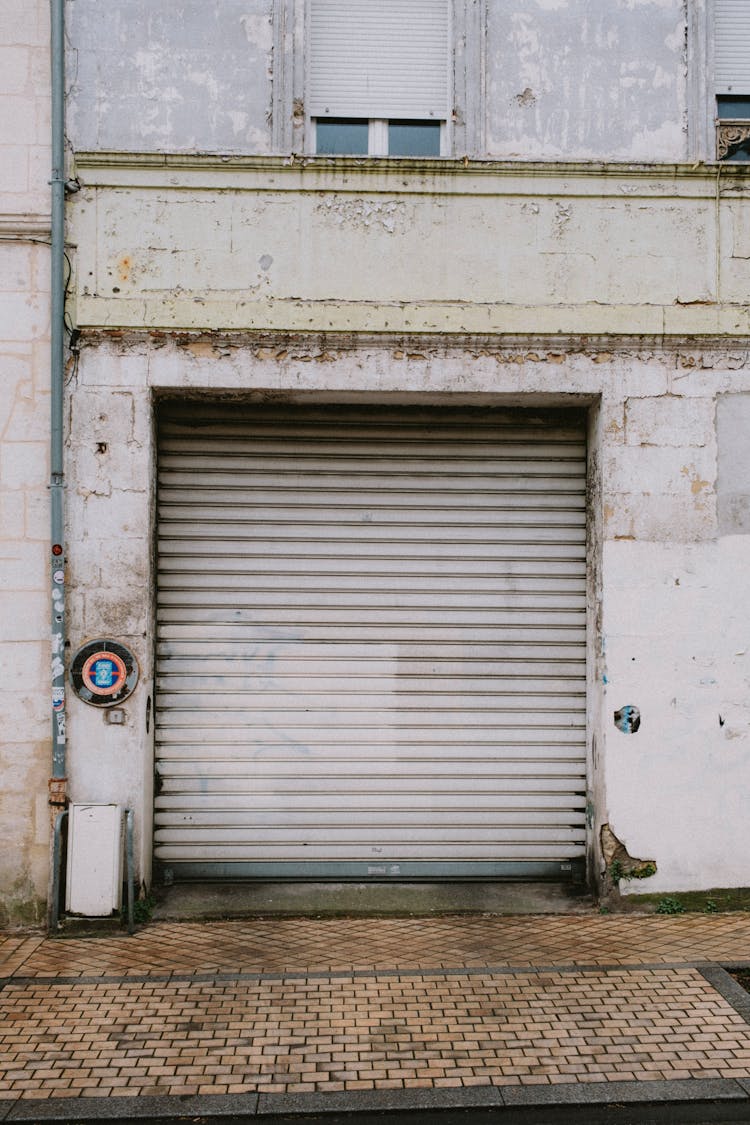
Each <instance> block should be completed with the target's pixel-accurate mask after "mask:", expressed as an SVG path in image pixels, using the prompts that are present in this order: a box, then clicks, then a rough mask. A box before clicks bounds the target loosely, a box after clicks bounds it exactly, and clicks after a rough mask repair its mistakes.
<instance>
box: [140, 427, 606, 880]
mask: <svg viewBox="0 0 750 1125" xmlns="http://www.w3.org/2000/svg"><path fill="white" fill-rule="evenodd" d="M585 478H586V461H585V443H584V439H583V427H582V423H581V420H580V418H579V416H578V415H575V414H573V415H571V414H568V413H565V412H561V413H560V414H558V415H546V416H545V415H541V416H531V415H529V414H527V413H524V412H522V411H478V410H465V411H452V412H450V413H447V412H444V411H441V410H437V409H433V410H429V409H423V410H386V409H384V408H370V409H361V410H355V409H353V408H352V409H349V408H346V409H345V408H328V409H326V410H322V409H319V408H318V409H316V410H314V411H313V410H305V409H302V408H287V409H284V410H281V409H279V408H262V407H258V408H255V409H249V408H248V409H246V410H244V411H243V410H242V409H240V408H235V409H234V410H232V411H231V412H230V411H227V410H224V409H221V408H219V407H214V408H208V409H206V408H205V407H201V408H200V411H199V412H194V413H192V414H191V412H190V410H189V409H188V408H186V407H181V408H176V407H175V408H172V409H171V410H170V411H168V412H166V413H165V415H164V417H163V419H162V424H161V427H160V470H159V495H158V513H159V516H158V521H159V567H158V611H157V612H158V651H157V696H156V702H157V769H158V773H159V775H160V784H161V789H160V794H159V796H158V797H157V800H156V856H157V858H159V859H160V860H162V861H164V862H165V863H169V864H170V865H172V866H173V867H174V869H175V871H176V872H177V873H178V872H179V869H180V865H183V866H184V867H185V869H186V870H187V869H188V867H190V870H192V871H195V870H196V867H195V865H196V864H197V865H198V867H199V868H201V869H204V868H205V870H206V872H207V873H210V872H211V870H213V869H216V870H218V869H219V868H220V869H221V870H222V871H231V870H234V869H235V868H236V867H237V865H245V866H246V867H247V866H248V865H249V866H250V867H252V866H253V865H262V864H263V863H275V864H277V865H281V866H282V868H284V869H287V868H288V869H289V870H291V871H294V870H296V869H297V868H298V867H299V865H300V864H303V863H308V864H310V863H314V864H318V867H319V868H320V866H321V865H322V866H323V867H325V865H326V864H329V865H336V864H341V863H344V864H356V863H362V864H367V863H371V862H374V861H375V860H378V861H379V860H385V861H386V862H388V863H396V864H398V863H406V864H408V863H412V862H413V863H417V864H420V863H421V864H441V863H443V864H445V863H448V864H450V865H451V868H452V870H454V871H456V870H458V871H459V873H460V870H461V869H465V870H466V871H468V870H469V868H471V873H473V874H476V873H477V870H481V869H482V865H486V864H488V863H492V862H501V861H503V862H504V861H508V862H517V863H521V864H524V863H530V862H532V861H533V862H538V861H544V862H563V861H567V860H569V859H575V858H579V857H581V856H582V855H583V854H584V848H585V819H584V805H585V789H586V774H585V725H586V699H585V616H586V585H585ZM201 865H203V866H202V867H201Z"/></svg>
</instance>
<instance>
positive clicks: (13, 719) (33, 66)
mask: <svg viewBox="0 0 750 1125" xmlns="http://www.w3.org/2000/svg"><path fill="white" fill-rule="evenodd" d="M48 38H49V6H48V4H47V3H45V2H44V0H39V2H36V3H29V4H25V5H19V4H17V3H14V2H13V0H0V44H2V46H0V378H1V379H2V387H1V388H0V572H1V573H2V589H0V666H2V669H3V674H2V679H1V680H0V714H1V715H2V724H1V725H0V777H1V778H2V786H0V926H7V925H11V926H13V925H16V924H25V925H28V924H30V923H34V922H37V921H39V919H40V918H41V917H42V915H43V910H44V898H45V896H46V891H47V871H48V861H47V856H48V849H47V842H48V834H49V819H50V818H49V809H48V806H47V778H48V777H49V774H50V769H51V754H52V749H51V738H50V729H51V725H50V712H51V708H50V673H49V666H50V649H49V643H48V639H47V638H48V635H49V610H48V578H47V559H48V549H49V507H48V499H47V482H48V479H49V461H48V448H49V393H48V386H49V248H48V245H47V243H48V241H49V187H48V186H47V184H48V180H49V165H50V154H49V145H48V137H49V78H48V75H49V50H48Z"/></svg>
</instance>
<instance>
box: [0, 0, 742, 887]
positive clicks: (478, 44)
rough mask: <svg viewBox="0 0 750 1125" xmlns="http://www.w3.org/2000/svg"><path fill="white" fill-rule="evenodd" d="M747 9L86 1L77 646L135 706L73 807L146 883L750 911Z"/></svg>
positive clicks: (81, 30) (88, 742) (103, 738)
mask: <svg viewBox="0 0 750 1125" xmlns="http://www.w3.org/2000/svg"><path fill="white" fill-rule="evenodd" d="M744 8H745V5H744V4H743V3H741V2H740V0H716V2H715V3H713V4H711V3H708V2H706V3H702V2H693V0H688V2H687V3H684V2H683V0H629V2H628V3H624V2H619V0H611V2H608V3H606V4H602V3H598V2H597V3H594V2H593V0H529V2H528V3H523V4H519V3H516V2H514V0H453V3H448V2H447V0H401V2H400V3H398V4H396V3H393V2H390V0H384V2H383V3H382V4H372V3H366V2H364V0H362V2H361V3H346V4H344V3H343V2H342V0H306V2H305V0H221V2H219V0H215V2H212V3H208V4H206V3H203V4H197V3H193V2H192V0H190V2H187V3H182V4H179V5H175V4H172V3H167V2H164V3H161V2H156V3H155V2H153V0H152V2H150V3H145V2H144V3H141V2H134V0H129V2H128V3H114V4H108V5H106V6H103V5H101V4H99V3H97V2H96V0H69V3H68V5H67V35H68V59H67V67H68V71H67V72H68V82H69V98H68V108H67V120H68V140H69V144H70V162H71V163H70V169H69V175H70V177H71V179H72V178H75V180H76V181H77V185H76V186H78V187H79V188H80V190H78V191H76V192H75V193H73V194H71V195H70V197H69V205H68V228H67V230H68V236H67V237H68V242H69V255H70V258H71V261H72V265H73V270H72V279H71V285H70V292H69V309H68V315H69V318H70V324H71V326H72V327H73V328H74V329H75V332H74V335H73V352H72V358H71V365H70V378H69V383H68V395H67V407H66V423H67V426H68V431H67V448H66V458H67V460H66V511H67V548H68V560H69V562H68V573H67V582H66V599H67V610H68V618H69V636H70V643H71V652H72V651H74V650H76V649H77V648H78V647H79V646H81V645H83V644H84V642H86V641H89V640H91V639H93V638H112V639H114V640H116V641H118V642H121V643H123V644H125V645H127V646H128V647H129V648H131V649H132V650H133V652H134V653H135V655H136V657H137V660H138V664H139V670H140V678H139V682H138V686H137V688H136V690H135V692H134V693H133V694H132V695H131V696H130V698H129V699H128V700H127V701H126V702H124V703H123V704H122V707H121V708H118V710H121V712H122V713H121V715H119V716H118V717H119V718H121V719H122V722H115V723H112V722H107V721H105V720H106V719H107V717H109V718H111V715H109V714H108V711H107V709H100V708H94V707H91V706H88V705H87V704H86V703H85V702H83V701H82V700H80V699H78V698H76V697H75V696H74V695H73V694H72V692H69V693H68V700H67V723H66V726H67V755H68V757H67V770H68V778H69V782H68V788H69V794H70V797H71V799H72V800H73V801H76V802H102V803H110V802H115V803H117V804H120V805H122V806H123V807H128V808H131V809H132V810H133V811H134V814H135V827H136V853H137V867H138V873H139V879H141V880H143V881H145V882H148V881H149V879H150V878H151V872H152V862H153V860H156V867H155V872H156V876H157V877H158V878H167V879H179V878H181V877H201V876H220V877H236V878H246V877H257V876H269V877H293V878H304V877H312V878H341V877H346V878H354V879H361V880H367V879H384V878H385V879H409V878H420V877H421V878H435V877H448V878H450V877H453V878H464V877H488V878H497V877H503V876H506V875H513V876H529V877H535V876H545V877H549V876H558V877H567V876H568V875H570V874H571V873H575V872H576V871H579V872H580V871H582V870H584V869H585V870H586V871H587V874H588V877H589V878H590V880H591V881H592V882H593V883H597V882H598V880H599V879H600V878H601V876H602V873H603V872H604V870H605V869H606V867H607V865H608V864H609V863H611V860H612V859H613V857H615V856H618V857H620V860H621V863H622V857H623V856H625V857H626V858H625V867H626V868H627V866H628V861H627V853H629V855H630V856H633V857H636V856H637V857H641V858H642V859H643V860H648V865H647V866H646V867H645V868H644V867H643V866H641V870H640V873H641V874H647V875H648V877H647V878H644V879H641V880H638V881H637V882H636V881H629V882H625V881H623V882H622V884H621V889H622V890H624V891H628V892H633V891H634V890H635V891H639V890H644V891H657V892H660V891H664V892H667V891H680V890H690V889H707V888H716V887H740V886H747V885H750V870H748V867H749V865H750V860H749V859H748V854H749V849H748V846H747V845H748V828H747V824H746V818H745V817H744V816H743V799H742V795H743V791H744V788H745V785H746V783H747V781H748V780H750V762H749V760H748V745H749V742H748V739H749V738H750V726H749V720H750V711H749V710H748V701H747V695H748V645H747V622H748V610H749V609H750V604H749V602H750V594H749V593H748V584H747V580H746V578H745V575H746V574H747V572H748V563H749V562H750V540H748V533H750V515H749V514H748V513H749V511H750V509H749V508H748V499H747V497H748V490H750V450H749V449H748V438H747V434H748V423H750V367H749V366H748V346H747V344H748V328H749V326H750V311H749V310H748V304H747V296H748V286H749V282H750V182H749V181H748V179H747V172H746V169H747V165H746V164H744V163H743V161H742V159H741V158H742V155H743V151H742V145H743V144H744V141H745V138H746V137H747V133H746V132H745V126H744V125H743V123H742V120H741V117H742V112H743V105H742V98H741V96H740V95H744V94H745V93H748V92H750V86H748V90H747V91H746V90H745V89H744V87H743V86H742V83H743V82H744V81H745V78H746V77H747V76H745V75H743V74H742V73H738V74H737V76H736V79H735V77H734V76H733V73H732V69H731V68H732V65H734V64H733V62H732V58H733V56H732V51H731V50H729V49H728V48H727V47H726V44H727V43H728V44H730V45H731V44H732V43H735V42H737V41H739V42H741V41H742V36H743V35H744V34H746V33H750V18H745V12H744V10H743V9H744ZM738 37H739V39H738ZM745 41H747V40H745ZM384 59H385V60H390V62H389V63H388V65H387V66H386V64H385V63H384V62H383V61H382V60H384ZM394 60H395V61H394ZM365 75H366V76H367V81H366V82H364V80H363V76H365ZM727 76H728V77H727ZM727 98H735V100H734V101H731V103H730V102H727V101H726V99H727ZM717 99H718V100H717ZM722 99H724V100H723V101H722ZM748 117H750V113H748ZM717 118H719V119H720V120H719V123H718V124H717ZM719 155H721V156H722V157H723V159H721V160H719V159H718V157H719ZM40 691H41V688H40ZM33 761H34V763H35V764H34V766H33V771H35V772H34V773H33V776H34V777H37V775H39V776H41V775H42V774H43V771H44V768H45V766H44V749H43V747H42V745H41V744H40V746H39V747H38V748H37V749H35V751H34V753H33ZM12 768H13V769H16V770H17V769H18V766H17V765H16V766H14V767H12ZM33 771H32V772H33ZM37 780H38V779H37ZM24 784H27V782H26V781H24ZM28 784H29V786H30V789H33V788H34V786H35V785H37V782H35V781H31V782H28ZM36 793H37V795H38V794H39V793H42V794H44V789H43V787H42V788H41V789H39V788H37V790H36ZM16 831H17V833H18V843H17V849H16V853H15V854H16V856H17V859H18V862H19V863H22V864H24V865H25V868H24V869H25V870H26V869H28V870H31V868H30V866H29V860H28V858H27V857H28V856H29V855H30V854H31V850H32V849H33V847H34V843H33V838H32V833H33V830H32V828H31V827H27V826H26V825H25V824H18V825H17V828H16ZM618 841H619V842H620V843H621V844H622V846H623V847H624V848H625V849H626V852H623V851H622V849H617V842H618ZM15 862H16V860H14V861H12V862H11V864H10V866H11V867H12V866H13V863H15ZM621 869H622V868H621ZM649 872H651V873H650V874H648V873H649ZM36 879H37V886H36V892H35V893H36V894H37V895H38V896H41V895H43V893H44V892H43V886H42V884H41V882H40V875H39V873H37V875H36Z"/></svg>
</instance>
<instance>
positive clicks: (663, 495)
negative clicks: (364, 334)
mask: <svg viewBox="0 0 750 1125" xmlns="http://www.w3.org/2000/svg"><path fill="white" fill-rule="evenodd" d="M79 378H80V391H79V396H78V397H77V398H76V399H75V400H74V403H73V410H74V421H73V425H72V434H73V441H74V442H75V446H74V456H73V457H72V458H71V465H72V472H73V474H74V476H73V481H72V487H73V488H74V490H75V493H76V495H77V497H78V499H76V500H75V502H74V503H73V504H72V505H71V508H70V539H71V543H72V544H73V548H72V550H73V569H74V572H75V579H74V582H75V588H74V590H73V594H72V599H71V605H72V606H73V607H74V613H73V616H74V620H75V622H76V624H75V628H76V630H77V638H76V639H78V638H83V637H85V636H87V635H89V634H91V633H92V632H95V631H96V630H98V629H101V628H102V627H103V626H104V625H105V624H106V623H107V622H112V621H116V622H118V623H119V624H121V626H122V628H123V629H124V630H126V634H127V636H128V637H129V638H130V639H131V643H132V644H133V645H134V647H135V648H136V651H137V652H138V655H139V659H141V660H142V661H143V662H144V667H145V668H146V673H147V677H148V675H150V665H149V656H148V649H149V643H150V641H149V639H148V638H149V637H150V635H151V634H150V619H151V618H150V615H151V592H150V588H149V584H148V582H146V581H144V576H145V575H147V574H148V573H150V570H149V568H150V565H151V563H150V538H149V529H150V521H151V518H152V497H151V494H150V491H149V487H148V477H149V473H150V464H151V458H152V452H151V445H150V442H151V437H150V434H151V428H150V409H151V396H152V395H153V394H160V393H164V392H169V393H180V392H184V393H189V394H192V395H196V394H199V395H202V394H208V395H210V394H227V393H229V394H235V395H241V396H246V395H249V394H256V395H261V396H269V395H272V396H273V397H274V398H275V399H276V400H279V399H283V398H284V397H289V398H293V399H296V400H299V399H300V398H304V397H307V396H313V397H315V398H317V399H318V400H320V399H324V400H325V399H326V398H328V399H332V400H338V401H342V400H343V401H346V400H362V399H363V398H364V400H365V401H366V400H368V399H369V400H371V401H383V400H384V399H387V400H388V401H390V402H398V401H403V402H433V403H435V402H442V403H450V402H456V401H460V402H471V403H475V404H476V403H483V402H484V403H493V404H498V403H514V404H521V405H523V404H524V403H526V404H532V403H533V404H535V405H537V406H538V405H539V404H540V403H545V402H547V403H550V404H552V403H557V404H564V403H569V404H570V403H574V402H575V403H580V402H584V403H585V402H589V403H591V408H590V409H591V411H592V427H591V443H592V445H591V449H590V460H591V467H590V476H591V511H590V518H591V526H592V536H591V543H590V553H591V570H590V574H591V577H590V589H589V602H590V607H589V612H590V643H589V650H590V651H589V655H590V677H591V679H590V690H589V711H590V728H589V749H590V758H591V764H592V776H591V792H590V801H591V830H592V848H593V851H592V854H593V856H594V862H595V863H596V864H598V863H599V862H600V860H599V855H598V852H597V850H596V847H595V846H594V844H593V841H596V840H598V838H599V833H600V830H601V827H602V825H603V824H609V825H610V827H611V830H612V831H613V832H615V833H616V835H617V837H618V838H619V839H620V840H621V841H623V842H624V844H625V845H626V847H627V849H628V851H629V852H630V854H631V855H638V856H647V857H653V860H654V861H655V863H656V865H657V867H658V870H657V872H656V874H654V875H652V876H650V877H648V878H644V879H641V880H639V881H638V882H637V883H636V882H632V883H627V882H623V883H622V885H621V889H622V890H623V891H624V892H625V893H637V892H638V891H642V892H650V891H659V890H661V889H663V890H665V891H668V890H680V889H689V888H692V889H698V888H709V887H714V886H733V885H735V886H745V885H748V884H750V858H749V857H750V848H748V843H749V842H750V841H749V840H748V834H749V832H748V827H747V818H746V816H745V814H744V793H745V792H746V790H747V787H748V785H750V753H748V748H749V747H750V663H749V661H750V649H748V646H747V644H746V622H747V620H748V619H750V590H749V589H748V585H747V582H746V579H745V577H744V576H745V575H746V574H747V573H748V569H747V568H748V566H750V537H748V536H746V535H720V534H719V529H718V526H717V491H716V489H717V467H718V464H719V456H720V454H719V447H718V444H717V437H716V428H715V422H714V418H715V411H716V403H717V400H718V401H719V402H720V401H722V396H724V395H729V394H732V395H735V394H740V395H742V396H743V397H744V396H745V395H747V394H748V393H750V353H748V352H747V350H746V349H739V348H738V349H735V350H733V351H732V353H731V359H730V358H729V354H728V353H727V350H726V349H725V348H720V349H714V350H709V349H706V350H704V351H687V350H685V349H680V348H677V347H664V346H663V345H662V346H651V347H645V346H640V347H635V348H633V347H622V346H613V347H612V349H611V350H610V351H602V350H597V349H596V348H591V347H586V346H581V345H578V346H572V345H571V342H570V341H568V342H567V345H566V347H565V349H562V348H560V346H559V345H558V347H557V348H555V349H554V350H553V349H551V348H550V346H549V343H547V344H546V345H544V343H543V341H541V340H539V341H537V346H536V348H535V349H534V351H533V352H532V351H531V350H530V349H529V348H524V347H523V346H520V347H512V346H510V345H508V344H505V345H503V344H502V343H501V342H500V341H498V340H497V339H492V338H490V337H484V338H477V339H474V340H471V341H469V340H466V341H465V342H464V343H460V342H458V341H456V342H455V343H454V344H452V345H447V344H446V343H445V342H442V343H441V342H440V341H439V340H436V339H434V338H432V339H422V340H421V341H420V340H419V339H417V338H412V339H404V340H402V341H398V342H393V343H390V344H388V343H386V342H385V341H384V342H381V343H379V344H378V343H376V342H374V341H372V340H369V341H368V340H364V339H362V340H360V339H357V338H356V337H341V338H337V337H336V336H335V335H328V336H325V337H320V338H314V337H313V338H310V339H304V338H302V337H294V336H288V337H285V338H278V339H274V338H273V337H269V338H268V339H267V340H265V341H262V342H256V343H253V342H252V341H251V340H250V339H248V338H246V337H243V336H242V335H235V336H225V337H223V338H222V337H216V336H213V337H212V336H204V337H198V336H190V335H184V336H183V337H182V338H181V339H177V338H174V337H170V336H169V335H165V334H163V333H162V334H159V335H157V336H156V337H155V338H154V339H153V340H152V339H149V338H147V337H143V336H142V335H141V334H138V333H134V334H133V335H131V336H128V335H124V336H122V334H119V333H118V335H117V336H116V337H115V338H109V337H108V336H107V334H106V333H105V334H101V335H100V334H99V333H97V332H95V331H93V330H92V333H91V334H90V336H87V337H86V343H85V346H84V350H83V353H82V359H81V366H80V372H79ZM104 401H108V402H116V403H119V405H118V406H117V410H124V411H125V414H126V415H127V419H126V420H121V421H122V424H120V421H118V418H119V415H118V417H115V416H114V415H113V416H112V417H111V418H110V419H108V420H107V422H106V423H103V422H101V421H100V420H98V419H97V415H96V413H95V411H96V409H97V405H96V404H97V402H98V403H100V404H101V403H102V402H104ZM76 415H77V419H78V420H77V421H76ZM126 422H127V424H126ZM118 433H121V434H122V435H123V437H122V440H120V441H118V440H117V438H115V440H114V444H115V446H116V447H117V448H116V450H115V452H114V453H113V460H111V461H110V462H106V461H102V460H101V458H100V455H99V454H97V453H96V451H95V448H94V447H95V445H96V443H97V441H99V440H103V438H104V436H105V435H108V436H109V437H110V438H111V437H112V434H118ZM720 436H721V435H720ZM89 447H91V448H89ZM92 504H93V506H92ZM102 529H106V532H103V530H102ZM123 550H124V551H125V555H124V556H122V558H121V569H118V570H117V571H116V575H114V577H116V579H117V583H119V584H120V593H121V595H122V597H121V598H120V599H115V600H116V601H117V605H114V604H113V602H112V598H111V597H110V595H109V593H108V592H107V591H106V589H105V592H104V595H103V596H102V597H101V598H100V597H99V595H98V593H97V592H96V591H97V584H101V583H102V581H103V580H104V571H105V569H106V567H105V568H103V566H102V560H103V559H105V560H111V561H112V563H113V565H114V566H118V555H122V551H123ZM113 573H114V572H113ZM117 583H115V582H114V581H113V582H112V585H113V586H114V585H116V584H117ZM728 591H729V592H730V593H729V596H727V592H728ZM121 600H125V601H126V602H127V606H128V609H129V612H128V615H127V616H126V617H125V618H122V619H121V618H120V617H119V616H118V613H119V610H118V605H119V604H120V601H121ZM141 631H144V632H145V633H146V634H147V636H146V637H142V636H141ZM139 690H140V689H139ZM144 691H145V686H144ZM628 703H630V704H634V705H636V706H637V707H638V709H639V710H640V714H641V724H640V726H639V728H638V730H637V731H636V732H635V733H633V734H630V735H625V734H623V733H622V732H621V731H620V730H618V729H617V728H616V726H615V724H614V722H613V714H614V712H615V711H616V710H617V709H618V708H621V707H622V706H623V705H624V704H628ZM126 706H127V707H128V721H127V724H126V726H124V727H122V728H118V729H115V728H110V733H108V735H107V737H110V738H111V742H110V743H107V742H104V743H103V742H102V740H101V736H102V733H103V732H105V728H104V725H103V721H102V717H101V715H100V714H98V713H96V712H94V711H93V709H91V708H85V707H84V706H83V705H80V704H77V703H76V702H75V701H74V703H73V704H72V706H71V715H70V730H71V740H72V744H73V745H72V750H71V761H72V765H71V777H72V785H73V793H74V796H76V795H78V796H79V797H81V798H85V799H91V797H92V794H93V795H95V796H97V797H98V796H99V795H100V794H101V795H102V798H103V796H104V794H105V793H108V794H110V795H111V796H110V799H112V797H114V798H115V799H119V800H123V801H125V800H128V801H130V800H134V801H136V802H137V803H136V806H135V807H136V810H137V816H138V817H139V818H140V819H141V821H142V823H144V824H145V825H146V826H147V825H148V820H149V817H150V792H149V790H148V788H146V790H145V792H142V789H141V787H142V784H143V776H144V770H145V769H146V768H147V763H148V760H149V755H150V752H151V751H150V736H147V735H146V732H145V727H144V722H143V709H144V706H145V696H144V695H143V694H142V695H141V696H140V699H137V698H136V697H133V701H132V705H131V704H130V703H129V704H126ZM720 717H721V720H722V721H721V722H720ZM94 747H96V749H94Z"/></svg>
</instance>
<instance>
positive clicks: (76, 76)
mask: <svg viewBox="0 0 750 1125" xmlns="http://www.w3.org/2000/svg"><path fill="white" fill-rule="evenodd" d="M66 18H67V21H68V63H67V66H68V82H69V85H70V99H69V103H68V104H69V110H68V134H69V137H70V141H71V144H72V146H73V147H74V148H76V149H105V150H106V149H111V150H112V151H122V150H135V151H138V152H141V151H144V152H161V151H163V150H165V149H167V150H170V151H173V152H174V151H177V152H181V151H208V152H244V153H264V152H269V151H270V146H271V132H270V112H271V79H272V66H273V57H272V45H273V27H272V13H271V0H209V2H204V0H183V2H180V3H175V2H174V0H117V2H111V0H107V3H102V2H101V0H68V3H67V8H66Z"/></svg>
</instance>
